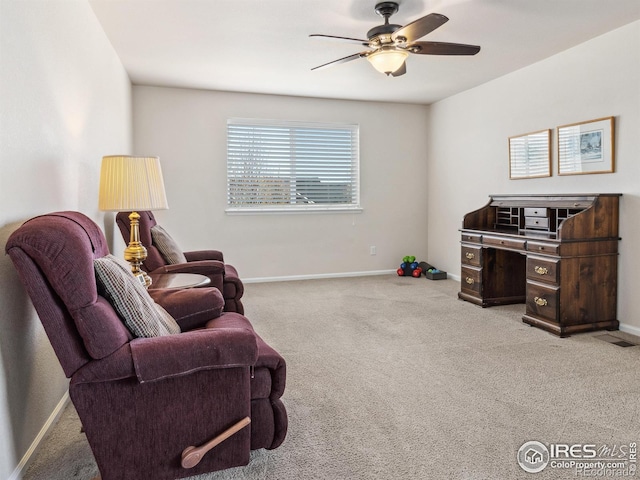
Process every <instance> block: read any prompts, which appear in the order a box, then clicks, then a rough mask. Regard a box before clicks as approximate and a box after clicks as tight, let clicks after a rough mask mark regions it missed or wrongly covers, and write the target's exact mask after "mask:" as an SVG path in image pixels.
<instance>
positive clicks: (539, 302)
mask: <svg viewBox="0 0 640 480" xmlns="http://www.w3.org/2000/svg"><path fill="white" fill-rule="evenodd" d="M533 301H534V302H536V305H539V306H541V307H546V306H547V305H548V304H549V302H547V301H546V300H545V299H544V298H542V297H535V298H534V299H533Z"/></svg>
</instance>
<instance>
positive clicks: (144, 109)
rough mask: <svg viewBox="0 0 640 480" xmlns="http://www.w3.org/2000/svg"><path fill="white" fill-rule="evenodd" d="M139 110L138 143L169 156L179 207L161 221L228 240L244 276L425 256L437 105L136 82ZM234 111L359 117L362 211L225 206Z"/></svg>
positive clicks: (335, 269) (384, 266) (184, 239)
mask: <svg viewBox="0 0 640 480" xmlns="http://www.w3.org/2000/svg"><path fill="white" fill-rule="evenodd" d="M133 113H134V115H133V117H134V122H133V125H134V147H135V151H136V153H138V154H149V155H158V156H160V161H161V163H162V168H163V173H164V177H165V184H166V189H167V195H168V199H169V205H170V210H167V211H160V212H157V213H156V217H157V218H158V220H159V222H161V223H162V224H163V226H164V227H165V228H166V229H167V230H168V231H169V232H170V233H171V234H172V236H174V237H175V238H176V240H177V241H178V243H179V244H180V245H181V247H182V248H183V249H185V250H190V249H201V248H216V249H219V250H222V251H223V252H224V254H225V260H226V261H227V262H228V263H231V264H233V265H235V266H236V267H237V268H238V269H239V272H240V275H241V277H242V278H245V279H247V278H265V277H283V276H284V277H286V276H296V275H316V274H336V273H343V274H344V273H350V272H371V271H380V270H390V269H393V270H395V269H396V268H397V266H398V265H399V263H400V261H401V259H402V257H403V256H405V255H415V256H416V257H418V258H420V259H424V257H425V256H426V251H427V245H426V233H427V229H426V218H425V215H424V212H425V205H426V199H427V193H426V190H425V188H424V185H425V181H424V179H425V178H426V175H427V162H426V155H425V152H426V149H427V142H426V138H425V135H424V132H425V131H426V130H427V118H428V107H425V106H416V105H401V104H385V103H374V102H355V101H340V100H320V99H310V98H295V97H284V96H273V95H256V94H241V93H226V92H213V91H204V90H186V89H175V88H159V87H145V86H135V87H134V88H133ZM230 117H242V118H271V119H286V120H300V121H317V122H345V123H357V124H359V125H360V172H361V203H362V207H363V212H362V213H332V214H270V215H264V214H263V215H229V214H226V213H225V211H224V210H225V205H226V121H227V119H228V118H230ZM372 245H374V246H376V247H377V254H376V255H375V256H372V255H370V250H369V247H370V246H372Z"/></svg>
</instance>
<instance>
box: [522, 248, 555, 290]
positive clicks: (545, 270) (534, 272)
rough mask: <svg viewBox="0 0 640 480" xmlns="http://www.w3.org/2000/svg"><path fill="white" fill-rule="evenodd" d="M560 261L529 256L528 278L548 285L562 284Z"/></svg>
mask: <svg viewBox="0 0 640 480" xmlns="http://www.w3.org/2000/svg"><path fill="white" fill-rule="evenodd" d="M559 267H560V260H559V259H548V258H540V257H534V256H533V255H530V256H527V278H530V279H532V280H538V281H540V282H546V283H554V284H557V283H560V268H559Z"/></svg>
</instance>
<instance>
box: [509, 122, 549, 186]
mask: <svg viewBox="0 0 640 480" xmlns="http://www.w3.org/2000/svg"><path fill="white" fill-rule="evenodd" d="M550 176H551V130H540V131H539V132H532V133H525V134H524V135H516V136H513V137H509V178H510V179H512V180H515V179H519V178H536V177H550Z"/></svg>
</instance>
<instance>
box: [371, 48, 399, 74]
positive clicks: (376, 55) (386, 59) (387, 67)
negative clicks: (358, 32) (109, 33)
mask: <svg viewBox="0 0 640 480" xmlns="http://www.w3.org/2000/svg"><path fill="white" fill-rule="evenodd" d="M408 56H409V54H408V53H407V52H405V51H404V50H397V49H389V50H386V49H384V50H378V51H377V52H373V53H372V54H370V55H367V60H369V62H370V63H371V65H373V68H375V69H376V70H378V71H379V72H380V73H384V74H386V75H391V74H392V73H393V72H395V71H396V70H398V69H399V68H400V67H402V64H403V63H404V61H405V60H406V59H407V57H408Z"/></svg>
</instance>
